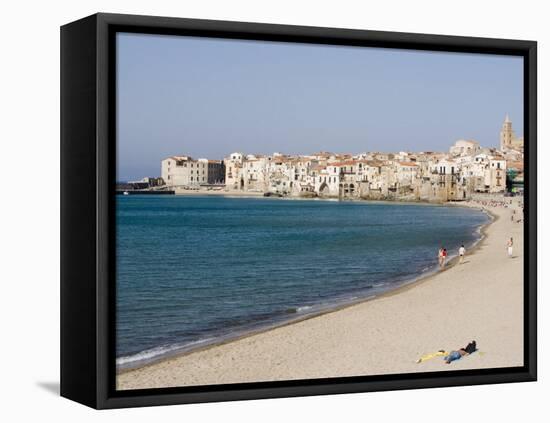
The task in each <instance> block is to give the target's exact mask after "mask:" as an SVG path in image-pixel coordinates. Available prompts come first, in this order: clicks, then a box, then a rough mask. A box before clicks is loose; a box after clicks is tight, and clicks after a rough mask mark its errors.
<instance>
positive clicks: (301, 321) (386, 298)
mask: <svg viewBox="0 0 550 423" xmlns="http://www.w3.org/2000/svg"><path fill="white" fill-rule="evenodd" d="M453 206H462V207H473V208H477V209H481V210H483V211H485V212H487V213H488V214H489V215H490V216H493V217H492V218H491V220H490V221H489V222H487V224H485V225H483V227H482V228H481V230H480V233H481V234H482V238H481V239H480V240H479V241H478V242H477V243H476V244H475V245H474V246H472V247H470V248H469V249H468V251H467V255H466V261H465V263H464V264H463V265H460V266H458V265H457V261H458V259H457V258H456V257H454V258H452V259H451V260H450V261H449V264H448V266H447V267H446V268H445V269H444V270H442V271H436V273H434V274H431V275H425V276H423V277H422V276H420V277H417V278H416V280H413V281H411V282H407V283H404V284H403V285H401V286H399V287H396V288H395V289H392V290H390V291H387V292H384V293H382V294H378V295H376V296H375V297H374V298H369V297H367V298H363V299H360V300H358V301H356V302H353V303H347V304H344V305H341V306H337V307H335V308H332V309H330V310H322V311H320V312H318V313H312V314H310V315H305V316H300V317H298V318H296V319H293V320H292V321H287V322H284V323H279V324H276V325H275V326H274V327H270V328H263V329H261V330H257V331H252V332H249V333H246V334H244V335H241V336H238V337H237V338H231V339H228V340H225V341H221V342H217V343H214V344H209V345H205V346H203V347H200V348H197V349H193V350H192V351H187V352H183V353H180V354H177V355H174V356H171V357H165V358H163V359H162V360H160V361H157V362H154V363H150V364H146V365H144V366H141V367H138V368H133V369H124V370H121V371H120V372H119V373H118V375H117V383H118V386H119V388H120V389H137V388H140V387H162V386H189V385H201V384H211V383H238V382H246V381H264V380H284V379H297V378H315V377H338V376H345V375H357V374H382V373H392V372H393V373H395V372H399V367H402V366H397V367H398V368H397V369H392V368H391V367H392V366H390V365H388V364H387V363H385V364H384V365H377V366H375V365H373V366H369V367H370V368H369V369H367V370H364V371H361V370H355V371H353V372H351V373H350V372H348V371H342V370H341V371H337V370H334V371H332V372H328V373H327V371H328V370H327V369H325V368H323V367H319V368H316V369H315V371H312V370H311V369H310V371H309V372H305V371H304V370H303V369H300V367H301V366H300V365H299V363H293V362H292V361H289V359H288V355H289V354H290V355H292V354H291V353H289V352H288V351H286V350H285V348H284V347H281V345H279V344H281V343H282V344H285V343H288V341H287V340H286V337H287V336H288V337H290V338H292V339H294V341H295V343H304V342H305V344H306V346H304V348H301V349H300V350H299V352H297V351H295V349H294V348H290V349H292V350H293V352H294V353H295V354H298V353H299V354H302V353H303V352H304V351H308V348H307V347H308V346H310V344H315V343H319V339H321V338H318V339H317V338H315V337H314V339H309V340H308V341H307V342H306V341H303V340H300V339H299V337H298V335H297V333H302V332H303V331H304V327H310V326H316V327H318V326H319V324H320V323H319V322H320V321H329V322H331V325H329V328H331V329H334V327H336V328H338V326H339V325H342V324H343V325H344V326H350V327H351V328H352V330H353V331H356V330H355V328H353V321H352V320H353V319H351V320H350V318H349V316H347V315H349V314H357V313H359V316H360V317H361V315H363V314H367V315H369V314H373V313H374V311H373V310H374V309H379V308H380V307H382V308H385V309H387V308H395V307H392V303H397V302H399V303H403V302H405V303H407V301H408V300H407V297H411V296H414V297H418V296H419V295H420V296H421V297H420V299H419V300H418V299H417V301H422V300H423V297H422V296H423V295H427V296H428V297H429V296H430V295H432V296H433V295H435V294H434V293H433V292H430V291H433V290H434V286H437V284H439V283H441V282H442V280H445V279H453V278H455V279H456V274H457V273H464V272H465V270H468V267H469V266H466V267H464V265H466V264H467V263H470V262H471V261H472V262H473V261H477V262H479V261H480V258H481V264H482V265H483V264H484V263H483V262H484V260H483V258H482V257H481V256H486V255H487V249H488V248H489V247H493V246H494V244H495V238H496V235H495V233H496V232H499V231H500V232H502V231H503V229H505V230H508V227H514V225H515V227H514V228H513V229H514V230H515V231H516V232H518V231H519V230H520V229H521V228H522V227H521V225H519V226H518V225H516V224H514V223H508V220H507V219H502V217H503V215H508V214H509V213H510V212H509V210H510V209H494V208H491V207H482V206H481V205H479V204H474V203H470V202H469V203H461V204H453ZM521 236H522V229H521V235H520V237H521ZM514 237H515V239H518V238H517V237H518V236H517V235H516V234H514ZM516 242H517V241H516ZM503 243H504V239H502V240H499V241H498V244H501V245H503ZM521 248H522V241H520V242H519V249H520V251H521ZM502 252H504V247H502ZM502 257H504V253H503V254H502ZM485 258H486V257H485ZM499 259H500V257H499ZM488 263H489V265H488V266H487V264H485V265H484V266H482V267H481V270H484V272H485V273H486V272H487V270H489V272H491V270H492V268H493V267H492V266H493V265H494V264H492V263H491V260H489V262H488ZM503 263H506V265H511V266H513V268H514V269H515V268H516V267H518V266H519V275H520V281H519V282H520V283H519V285H518V283H517V281H516V283H514V280H513V279H512V278H509V277H508V278H506V273H503V276H502V278H505V279H507V280H509V282H508V283H509V284H512V285H513V286H514V290H516V291H519V292H522V291H521V290H522V283H521V280H522V276H521V274H522V266H520V264H521V263H520V262H519V261H517V266H516V263H515V262H513V261H510V260H509V259H508V261H506V259H505V261H503ZM470 267H472V266H470ZM500 267H502V266H500ZM500 267H499V266H498V265H497V266H495V267H494V269H495V272H498V271H499V270H501V269H500ZM479 269H480V267H479V266H478V269H477V271H476V269H473V268H472V269H470V271H469V272H467V273H468V274H469V276H468V275H466V276H467V277H466V278H465V279H464V278H463V279H464V280H463V281H461V283H463V284H464V285H468V284H469V286H470V288H471V289H477V290H479V289H481V288H480V286H479V285H476V284H475V278H472V276H473V275H475V274H476V272H477V273H479ZM516 270H517V269H516ZM482 273H483V272H482ZM514 273H516V274H518V272H517V271H514ZM481 279H482V280H483V281H484V280H485V279H488V276H483V275H482V276H481ZM472 280H473V282H474V283H472ZM455 285H456V284H453V283H451V286H450V288H452V289H455ZM456 286H460V285H456ZM482 286H483V284H482V285H481V287H482ZM413 288H415V289H413ZM420 291H423V293H422V294H421V293H420ZM424 291H427V294H426V292H424ZM438 295H439V296H440V297H441V298H439V300H440V303H441V305H440V306H441V307H447V308H450V309H452V308H456V307H455V304H454V302H453V299H452V298H451V299H449V298H448V295H445V294H444V295H441V293H438ZM461 295H463V296H465V295H468V293H467V292H466V293H462V294H461ZM475 300H476V299H475V298H473V299H472V301H474V302H475ZM508 300H509V299H508V298H507V297H506V298H504V300H503V302H506V301H508ZM520 300H521V299H520ZM478 301H479V299H478ZM512 302H513V301H512ZM487 303H488V305H489V309H498V307H499V305H498V304H496V305H494V306H492V307H491V306H490V304H491V296H488V297H487ZM412 304H413V305H415V303H414V302H413V303H412ZM522 304H523V303H522V301H519V305H518V304H515V305H514V306H513V308H515V309H517V308H518V307H520V310H519V316H522V312H521V310H522V309H521V307H522ZM434 306H437V303H436V304H432V305H431V306H430V307H432V308H433V307H434ZM409 307H410V304H409ZM430 307H428V309H429V308H430ZM481 307H482V308H483V309H484V312H485V309H486V307H485V305H484V304H481ZM413 308H414V307H413ZM436 308H438V307H436ZM478 308H479V307H478ZM509 308H510V307H509ZM358 310H359V311H360V312H359V311H358ZM369 310H370V311H369ZM417 312H418V310H417ZM423 312H424V311H423ZM473 312H474V314H475V313H476V312H477V309H476V308H474V309H473ZM397 314H398V315H399V317H400V318H403V316H404V315H406V314H407V313H406V312H403V311H402V310H401V309H398V310H397ZM382 315H383V318H380V315H376V316H375V317H377V319H378V320H380V322H379V324H380V325H381V326H382V327H385V326H387V323H386V322H385V320H386V317H384V315H385V313H382ZM512 317H514V318H517V316H512ZM413 320H414V319H413ZM512 320H513V319H512ZM334 321H341V322H340V323H339V324H338V325H335V324H334ZM512 323H513V326H514V327H515V332H521V331H522V327H521V328H519V329H518V328H517V327H516V326H518V325H517V322H515V323H514V322H512ZM512 323H511V324H512ZM424 324H425V322H423V321H420V325H424ZM520 326H521V325H520ZM427 329H429V327H428V328H427ZM326 331H327V328H326V327H323V328H317V332H316V331H313V332H314V333H316V334H317V337H319V336H320V337H323V338H326V337H327V336H326V333H325V332H326ZM473 331H474V332H475V328H474V330H473ZM308 332H309V330H308ZM375 332H376V331H375ZM381 332H384V331H383V330H381ZM282 333H284V334H285V337H283V338H281V334H282ZM374 335H377V336H380V335H379V334H378V332H377V333H375V334H374ZM307 336H308V335H307V334H304V337H307ZM403 336H405V337H406V333H405V334H403ZM356 337H357V334H356ZM274 338H277V340H278V342H279V344H277V343H276V342H275V341H274ZM310 338H311V337H310ZM478 338H479V339H478V342H480V341H482V342H481V343H480V349H481V348H483V340H482V338H481V337H478ZM504 338H505V336H503V339H504ZM519 338H521V339H522V337H518V336H516V337H514V339H516V340H517V339H519ZM468 341H469V339H462V338H461V340H460V342H461V343H462V342H464V343H466V342H468ZM354 342H355V343H356V342H357V340H356V339H355V340H353V339H352V340H351V342H349V345H350V347H349V348H350V349H351V350H352V352H353V353H354V354H357V351H356V350H357V346H356V345H354ZM362 342H364V341H362ZM457 342H458V341H457ZM516 343H517V344H518V345H519V341H518V342H516ZM256 344H258V345H260V346H261V347H262V348H260V349H262V351H263V352H260V353H258V354H259V356H260V357H262V358H263V359H267V360H273V359H275V358H277V359H279V360H280V361H283V362H286V364H287V367H288V368H289V369H291V370H292V371H288V370H287V371H286V372H285V371H283V372H281V371H277V370H274V369H272V371H271V372H267V373H266V371H265V369H263V368H261V367H258V366H257V365H254V366H252V367H253V368H254V369H255V370H254V371H253V370H251V369H248V368H246V369H241V372H245V373H250V372H252V373H251V374H249V375H248V376H246V377H243V376H241V375H240V373H239V372H232V371H231V365H234V363H235V361H234V360H237V359H239V357H240V356H241V355H242V354H244V355H245V356H246V357H247V358H248V360H250V361H252V362H253V363H254V362H256V361H257V360H258V354H256V353H255V351H254V350H251V348H250V345H256ZM504 344H506V342H504ZM267 345H269V348H268V349H266V350H264V348H265V346H267ZM287 346H288V345H287ZM441 347H445V348H454V347H456V348H458V347H459V345H452V344H451V345H442V344H438V345H437V346H436V347H434V348H435V351H436V350H437V349H439V348H441ZM521 347H522V344H521ZM273 349H275V350H277V351H276V353H274V352H273V351H272V350H273ZM332 349H334V347H333V346H332ZM516 349H517V348H516ZM235 351H239V353H238V355H237V356H235ZM423 351H424V352H429V351H430V349H428V348H426V349H425V350H423ZM420 353H422V351H419V352H418V353H417V354H420ZM331 354H332V352H331V351H330V348H329V351H328V353H327V354H326V355H331ZM304 355H308V354H305V353H304ZM322 355H325V354H322ZM514 355H515V361H516V362H518V365H521V363H519V357H520V356H521V360H522V357H523V356H522V354H519V353H517V351H515V353H514ZM479 356H481V354H480V355H479ZM479 356H478V357H479ZM228 357H232V359H231V360H230V361H229V359H228ZM412 358H414V359H415V360H416V359H417V358H418V356H415V357H412ZM471 358H473V357H471ZM219 360H221V361H223V362H224V363H225V364H224V365H221V364H219V363H218V364H216V363H217V362H218V361H219ZM243 360H244V359H243ZM243 360H240V361H243ZM335 360H336V359H335ZM478 360H479V359H478ZM244 361H246V360H244ZM346 362H347V360H341V359H340V360H338V362H337V363H336V364H337V365H335V366H328V367H329V368H330V367H336V368H341V367H342V366H343V367H345V363H346ZM411 362H412V361H411ZM433 362H435V360H433ZM463 362H467V360H463ZM512 362H514V360H512ZM325 364H326V363H325ZM351 364H353V363H351ZM409 364H410V363H409ZM485 364H487V363H485ZM512 364H513V363H512ZM512 364H510V366H511V365H512ZM430 365H431V363H425V364H423V365H422V366H421V367H422V369H417V368H415V367H413V368H406V369H405V370H401V372H406V373H407V372H414V371H426V367H430ZM205 366H206V368H207V369H209V371H208V372H207V373H208V374H209V376H204V375H202V376H201V374H197V371H196V370H194V369H195V367H197V368H199V369H200V368H204V367H205ZM225 366H228V367H229V368H225ZM305 366H306V367H307V366H308V364H307V363H306V364H305ZM498 366H503V364H502V363H498V362H497V363H494V365H490V366H489V367H498ZM237 367H238V366H237ZM352 367H353V366H352ZM387 367H389V368H387ZM405 367H406V366H405ZM416 367H418V366H416ZM462 367H463V365H462V363H459V364H458V365H455V366H453V368H462ZM482 367H487V366H486V365H485V366H482ZM377 368H378V370H377ZM380 368H382V370H380ZM466 368H479V365H475V366H473V367H466ZM185 369H186V370H185ZM215 369H217V370H216V371H214V370H215ZM434 370H448V369H447V368H445V367H443V368H438V369H434ZM173 371H175V372H176V373H177V375H175V376H174V375H173V374H172V373H173ZM254 372H255V373H254ZM304 373H305V374H304ZM299 374H303V377H299ZM221 375H224V376H221ZM219 378H221V380H220V379H219Z"/></svg>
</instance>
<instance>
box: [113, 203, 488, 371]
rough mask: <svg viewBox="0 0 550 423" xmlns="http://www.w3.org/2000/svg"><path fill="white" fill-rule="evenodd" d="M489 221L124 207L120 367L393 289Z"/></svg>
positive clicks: (440, 209)
mask: <svg viewBox="0 0 550 423" xmlns="http://www.w3.org/2000/svg"><path fill="white" fill-rule="evenodd" d="M487 221H488V216H487V215H486V214H485V213H483V212H482V211H480V210H473V209H467V208H462V207H445V206H436V205H424V204H403V203H395V204H394V203H373V202H350V201H340V202H338V201H321V200H287V199H272V198H229V197H220V196H211V197H198V196H197V197H195V196H118V197H117V200H116V355H117V366H118V368H127V367H135V366H138V365H142V364H144V363H147V362H150V361H154V360H158V359H159V358H162V357H165V356H167V355H170V354H175V353H179V352H182V351H186V350H191V349H194V348H197V347H201V346H204V345H208V344H209V343H214V342H219V341H220V340H224V339H228V338H231V337H235V336H238V335H241V334H245V333H247V332H250V331H253V330H258V329H261V328H265V327H268V326H273V325H277V324H280V323H283V322H286V321H289V320H292V319H296V318H297V317H300V316H307V315H308V314H310V313H317V312H320V311H322V310H326V309H330V308H333V307H336V306H338V305H342V304H345V303H349V302H353V301H358V300H361V299H364V298H368V297H372V296H374V295H378V294H380V293H382V292H385V291H388V290H391V289H394V288H396V287H398V286H401V285H403V284H404V283H406V282H407V281H411V280H412V279H414V278H415V277H418V276H419V275H422V274H424V273H426V272H429V271H433V270H434V269H436V268H437V252H438V248H439V247H440V246H444V247H446V248H447V249H448V251H449V253H450V254H453V253H456V251H455V250H458V248H459V247H460V245H461V244H465V245H466V246H467V247H468V246H471V245H472V244H473V243H474V242H476V241H477V240H478V239H479V238H480V236H481V235H480V232H479V228H480V227H481V226H482V225H483V224H485V223H487Z"/></svg>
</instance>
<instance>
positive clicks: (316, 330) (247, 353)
mask: <svg viewBox="0 0 550 423" xmlns="http://www.w3.org/2000/svg"><path fill="white" fill-rule="evenodd" d="M467 205H469V206H472V207H480V205H479V204H473V203H470V204H467ZM484 207H485V208H486V210H488V211H489V212H490V213H491V214H492V215H493V216H495V220H494V221H493V222H492V223H491V224H490V225H488V226H487V227H486V228H485V229H484V234H485V237H484V238H483V240H481V241H480V242H479V243H478V245H477V246H476V248H474V249H472V250H471V251H468V252H467V255H466V257H465V260H464V263H463V264H460V265H459V264H456V262H453V263H452V264H450V265H449V266H448V267H447V268H446V269H445V270H443V271H440V272H438V273H437V274H435V275H433V276H429V277H426V278H424V279H422V280H420V281H417V282H415V283H412V284H410V285H408V286H406V287H403V288H400V289H398V290H395V291H392V292H390V293H387V294H384V295H382V296H380V297H377V298H375V299H372V300H369V301H365V302H362V303H358V304H355V305H351V306H348V307H345V308H341V309H339V310H336V311H332V312H328V313H325V314H322V315H318V316H315V317H311V318H307V319H304V320H302V321H299V322H295V323H291V324H287V325H285V326H280V327H277V328H275V329H271V330H267V331H265V332H261V333H257V334H253V335H250V336H246V337H243V338H240V339H237V340H234V341H231V342H227V343H225V344H221V345H216V346H211V347H207V348H205V349H203V350H199V351H195V352H192V353H188V354H185V355H181V356H177V357H173V358H170V359H167V360H164V361H161V362H158V363H154V364H151V365H148V366H145V367H142V368H139V369H135V370H129V371H124V372H122V373H120V374H119V375H118V376H117V388H118V389H140V388H159V387H173V386H191V385H208V384H226V383H240V382H258V381H274V380H290V379H311V378H327V377H342V376H357V375H377V374H391V373H412V372H426V371H441V370H458V369H479V368H494V367H509V366H512V367H513V366H521V365H523V224H521V223H517V222H512V221H511V219H510V216H511V214H512V208H503V207H492V206H484ZM510 237H513V238H514V254H513V257H512V258H509V257H508V256H507V249H506V242H507V240H508V239H509V238H510ZM450 253H451V254H456V252H450ZM436 254H437V251H436V252H434V256H435V255H436ZM434 260H435V258H434ZM474 339H475V340H476V341H477V344H478V348H479V350H478V351H477V352H475V353H473V354H471V355H469V356H466V357H464V358H462V359H461V360H459V361H455V362H453V363H451V364H445V363H444V361H443V359H442V358H441V357H436V358H433V359H431V360H428V361H426V362H422V363H417V362H416V361H417V360H418V359H419V358H420V357H421V356H422V355H424V354H428V353H432V352H435V351H437V350H440V349H445V350H453V349H458V348H460V347H463V346H465V345H466V344H467V343H468V342H469V341H471V340H474Z"/></svg>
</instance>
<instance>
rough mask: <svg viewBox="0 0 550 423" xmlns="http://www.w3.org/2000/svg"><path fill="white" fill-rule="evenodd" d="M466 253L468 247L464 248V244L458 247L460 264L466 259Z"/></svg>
mask: <svg viewBox="0 0 550 423" xmlns="http://www.w3.org/2000/svg"><path fill="white" fill-rule="evenodd" d="M464 254H466V248H464V244H462V245H461V246H460V248H459V249H458V264H462V262H463V261H464Z"/></svg>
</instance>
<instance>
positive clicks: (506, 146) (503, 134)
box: [500, 115, 523, 152]
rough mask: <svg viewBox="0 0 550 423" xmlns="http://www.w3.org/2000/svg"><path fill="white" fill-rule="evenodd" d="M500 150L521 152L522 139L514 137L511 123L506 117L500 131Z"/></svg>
mask: <svg viewBox="0 0 550 423" xmlns="http://www.w3.org/2000/svg"><path fill="white" fill-rule="evenodd" d="M500 149H501V150H502V151H506V150H518V151H521V152H523V137H519V138H517V137H516V134H515V132H514V130H513V129H512V121H511V120H510V118H509V117H508V115H506V118H505V119H504V123H503V124H502V129H501V130H500Z"/></svg>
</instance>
